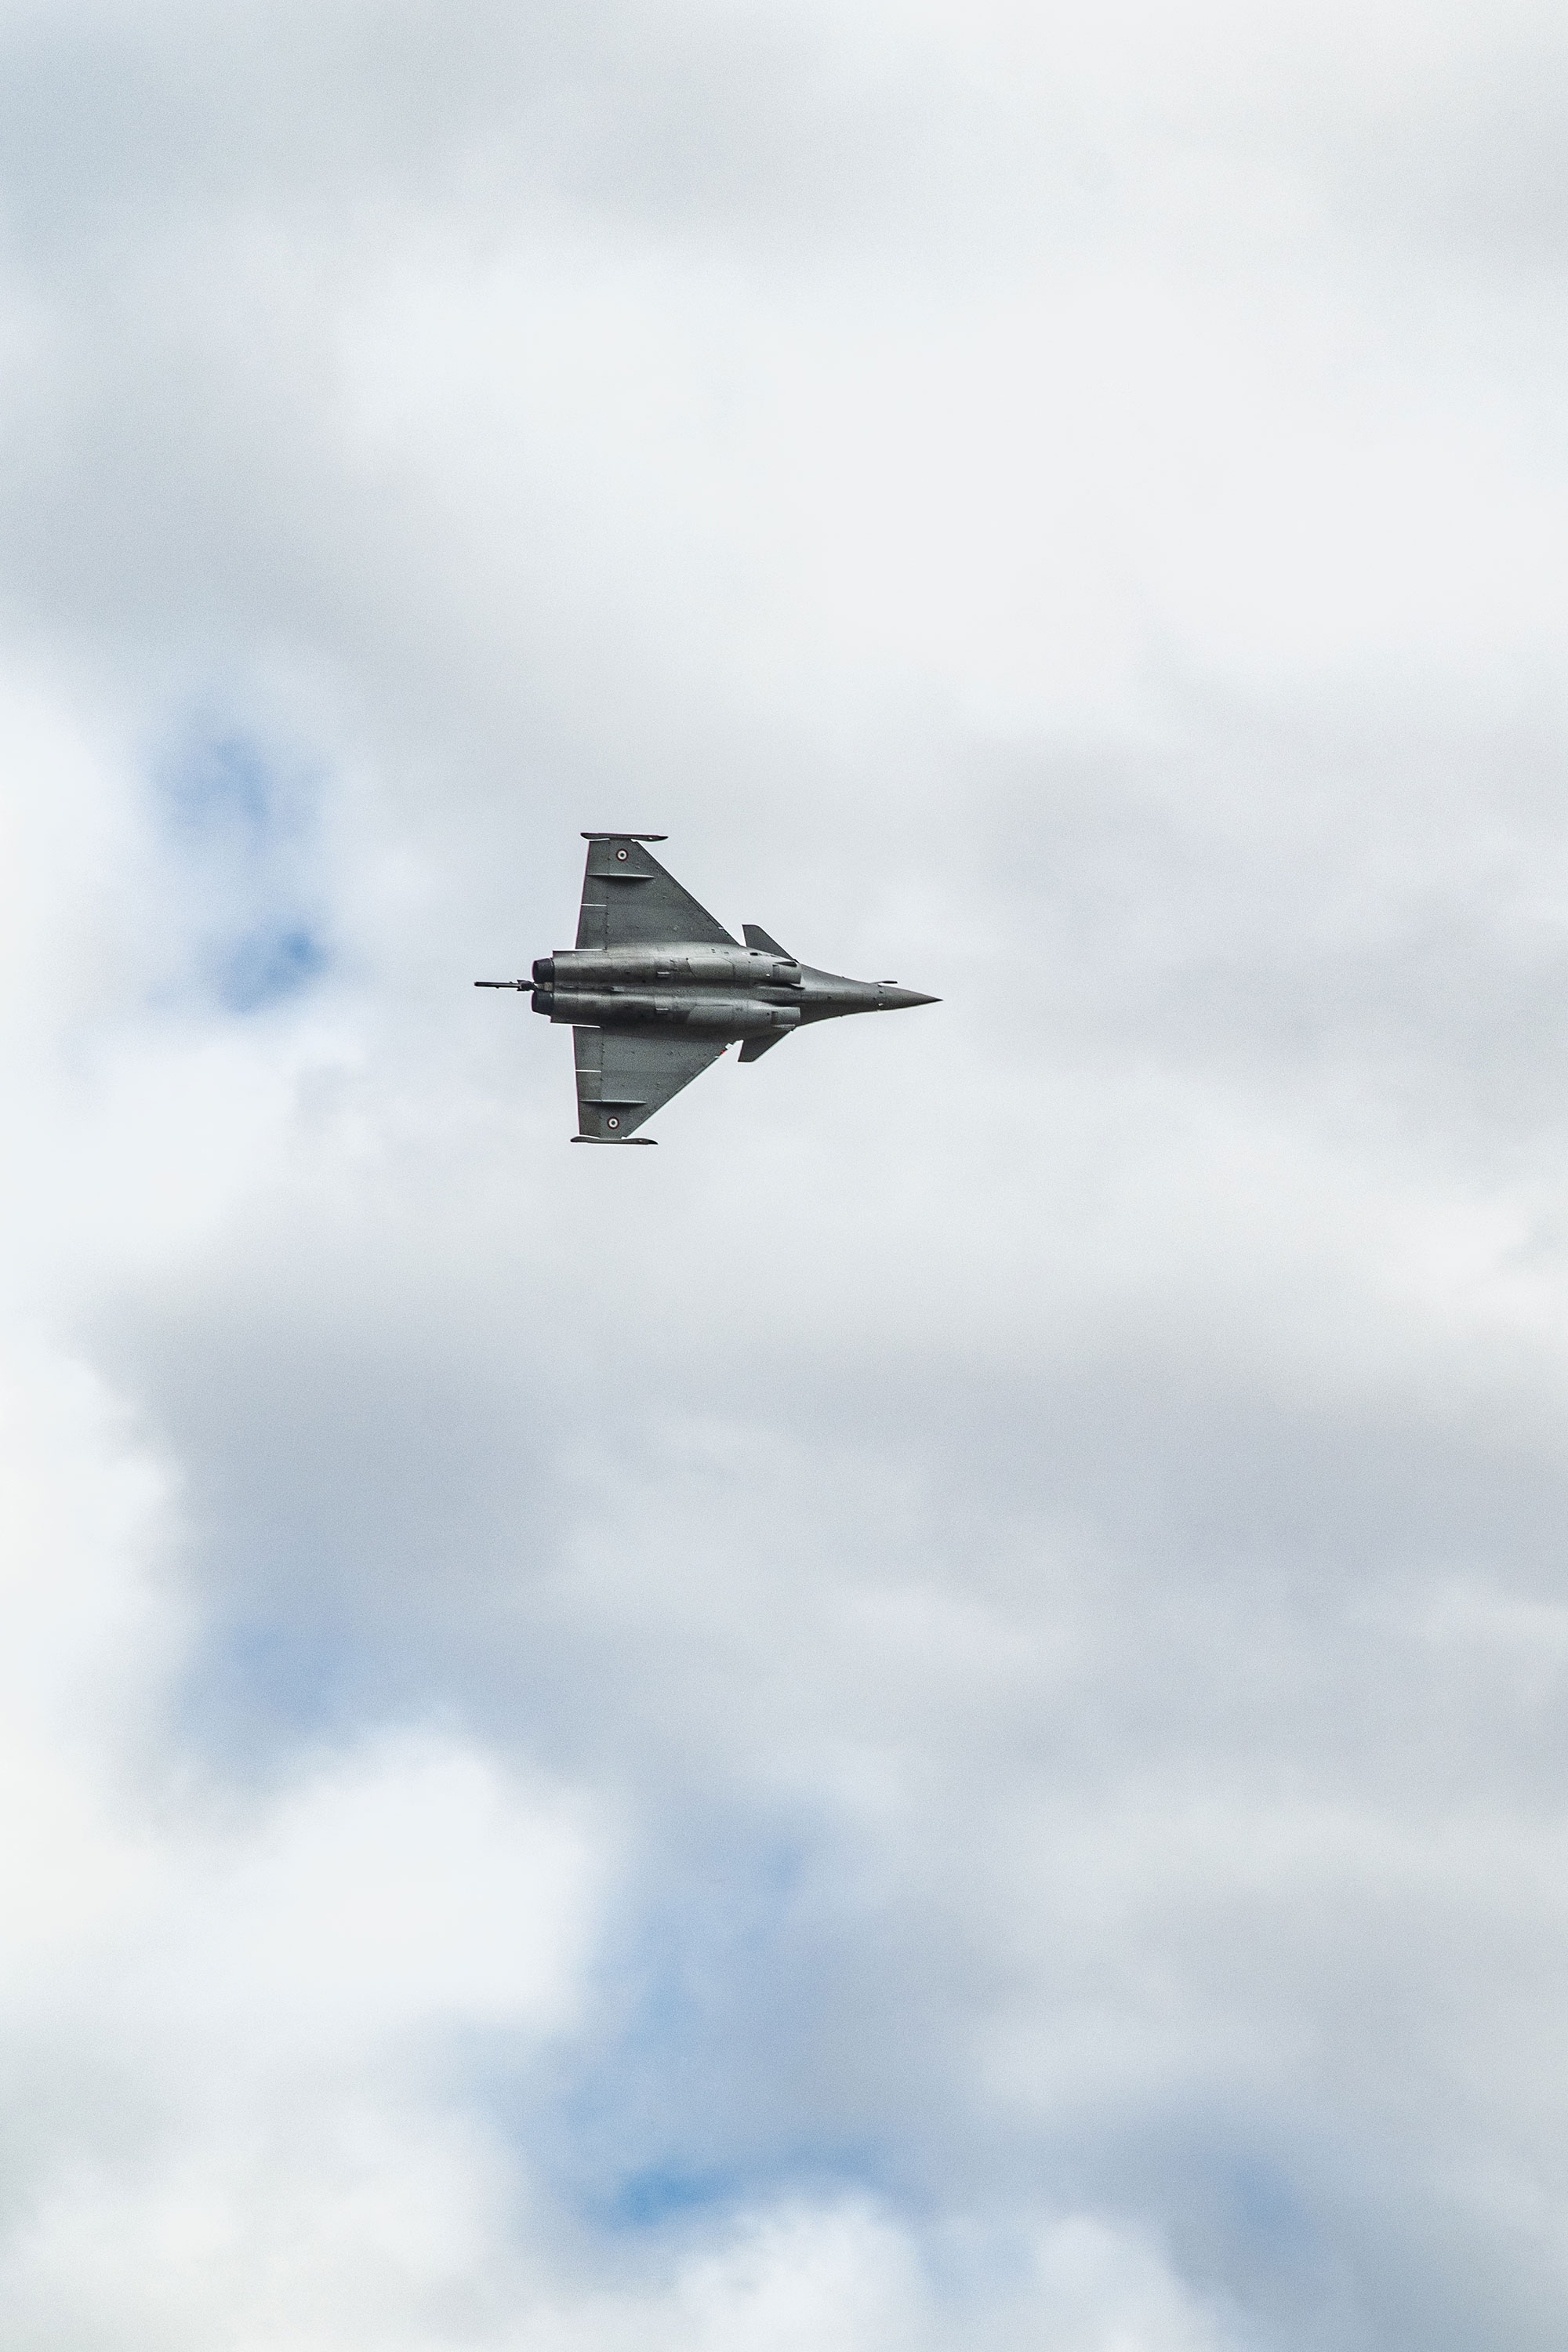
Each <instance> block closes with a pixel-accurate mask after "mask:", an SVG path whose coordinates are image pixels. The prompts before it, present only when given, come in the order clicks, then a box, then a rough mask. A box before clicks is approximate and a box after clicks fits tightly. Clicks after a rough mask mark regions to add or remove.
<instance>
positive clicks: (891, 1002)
mask: <svg viewBox="0 0 1568 2352" xmlns="http://www.w3.org/2000/svg"><path fill="white" fill-rule="evenodd" d="M877 997H878V1002H879V1008H880V1010H881V1011H882V1012H884V1013H901V1012H902V1011H903V1009H904V1007H905V1005H907V1004H940V1003H942V999H941V997H940V996H922V995H921V992H920V990H919V989H918V988H894V987H893V986H892V985H891V983H890V982H888V981H885V980H884V981H879V982H878V984H877Z"/></svg>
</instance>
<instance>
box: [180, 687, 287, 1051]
mask: <svg viewBox="0 0 1568 2352" xmlns="http://www.w3.org/2000/svg"><path fill="white" fill-rule="evenodd" d="M154 785H155V790H156V793H157V798H158V803H159V805H160V809H161V813H162V818H163V834H164V838H165V840H166V842H167V844H168V847H169V851H170V854H171V862H172V870H171V876H170V885H171V887H170V890H169V894H168V895H169V899H170V902H171V903H170V905H169V908H168V914H169V923H168V931H169V935H170V937H171V938H172V939H173V940H182V939H183V940H184V957H183V961H184V968H185V972H186V974H187V979H188V982H190V983H192V984H194V985H195V987H196V988H197V989H198V990H199V991H200V992H201V993H202V994H204V995H205V996H206V997H208V998H209V999H210V1000H214V1001H216V1003H217V1005H218V1006H220V1007H221V1008H222V1010H223V1011H224V1012H226V1013H234V1014H237V1015H240V1016H242V1017H243V1016H246V1015H249V1014H252V1013H259V1012H263V1011H265V1010H266V1009H267V1008H268V1007H269V1006H271V1005H275V1004H279V1003H285V1002H287V1001H288V1000H289V999H290V998H292V997H297V996H299V995H300V993H301V992H303V991H305V990H306V989H308V988H309V987H310V985H311V984H312V983H313V982H316V981H318V980H319V979H320V978H321V976H322V974H323V973H324V972H325V971H327V970H328V969H329V968H330V965H331V950H330V949H329V947H328V945H327V940H326V936H325V925H324V922H323V916H322V908H321V899H322V898H323V896H324V891H323V888H322V884H321V876H320V872H319V861H318V857H317V838H316V835H317V829H316V824H315V813H316V806H317V803H318V800H319V797H320V780H319V778H318V776H317V775H316V774H315V772H313V771H312V770H311V769H310V766H309V765H308V764H307V763H306V762H304V761H301V760H300V758H299V757H298V755H296V754H291V753H289V752H286V751H281V750H279V748H277V747H275V746H274V745H272V744H269V743H268V742H267V741H266V740H263V739H262V738H261V737H260V736H259V735H258V734H255V733H253V732H251V731H250V730H247V729H245V728H243V727H237V726H235V725H232V724H226V723H218V722H216V721H213V720H210V719H198V720H194V721H192V722H190V723H189V724H188V725H187V727H186V728H185V730H184V733H183V734H182V735H181V737H180V738H179V740H178V741H177V742H176V744H175V745H174V748H173V749H172V750H170V751H167V752H166V753H165V754H164V756H163V758H162V759H161V760H160V761H158V762H157V765H156V768H155V772H154Z"/></svg>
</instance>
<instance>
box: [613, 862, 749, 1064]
mask: <svg viewBox="0 0 1568 2352" xmlns="http://www.w3.org/2000/svg"><path fill="white" fill-rule="evenodd" d="M683 941H684V942H687V943H689V944H690V945H693V946H700V947H714V948H732V947H736V946H738V945H739V941H738V940H733V939H731V936H730V933H729V932H728V931H727V930H726V929H724V926H723V924H722V923H719V922H715V921H714V919H713V917H712V916H711V915H710V913H709V912H708V909H707V908H706V907H700V906H699V905H698V903H697V901H696V899H695V898H693V897H692V895H691V893H690V891H689V890H683V889H682V888H681V887H680V885H679V882H678V881H677V880H676V878H675V877H674V875H673V874H668V873H667V872H666V871H665V869H664V867H663V866H661V865H660V864H659V862H658V858H657V857H655V856H653V855H652V853H651V852H650V851H649V850H647V849H645V848H644V846H643V845H642V842H641V841H640V840H639V839H638V838H637V835H635V834H629V833H605V834H594V835H591V836H590V837H589V842H588V858H587V864H586V866H584V872H583V904H582V908H581V910H580V912H579V914H578V917H577V945H578V947H579V948H630V947H646V946H649V945H653V944H655V943H657V944H658V945H659V946H664V945H667V944H668V945H675V944H677V943H679V942H683ZM682 1083H684V1081H682Z"/></svg>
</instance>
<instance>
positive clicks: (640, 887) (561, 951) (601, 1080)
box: [474, 833, 939, 1144]
mask: <svg viewBox="0 0 1568 2352" xmlns="http://www.w3.org/2000/svg"><path fill="white" fill-rule="evenodd" d="M583 838H584V841H585V842H586V843H587V845H588V860H587V866H586V868H585V870H584V876H583V906H582V911H581V913H580V914H579V915H578V918H577V945H576V947H575V948H574V949H567V948H557V949H556V950H555V952H554V954H553V955H547V956H541V957H540V959H539V961H538V962H537V963H536V964H535V965H534V967H533V978H532V981H531V982H528V981H526V980H476V981H475V982H474V986H475V987H476V988H517V989H525V988H528V987H529V986H531V987H532V990H533V1009H534V1011H535V1012H536V1013H542V1014H543V1015H544V1017H545V1019H546V1020H547V1021H557V1022H567V1023H570V1024H571V1028H572V1041H573V1045H574V1051H575V1054H576V1059H577V1126H578V1129H579V1132H578V1133H577V1134H576V1135H574V1137H573V1138H572V1140H573V1142H574V1143H644V1144H647V1143H652V1142H653V1141H654V1140H655V1139H654V1138H653V1137H652V1136H651V1135H638V1133H637V1129H638V1128H639V1127H641V1126H642V1125H643V1123H644V1121H645V1120H647V1119H650V1118H652V1117H653V1115H654V1113H655V1111H656V1110H662V1109H663V1108H664V1106H665V1104H666V1103H667V1102H668V1101H669V1100H670V1098H671V1097H672V1096H674V1095H678V1094H679V1092H680V1089H681V1087H689V1085H690V1084H691V1081H692V1079H693V1078H697V1077H700V1076H701V1075H702V1073H703V1071H704V1070H706V1069H707V1068H709V1066H710V1065H711V1064H712V1063H714V1062H716V1061H717V1060H718V1059H719V1056H720V1055H721V1054H722V1053H723V1051H724V1049H725V1047H726V1046H727V1045H731V1044H732V1043H733V1042H734V1040H735V1039H737V1038H741V1039H743V1040H744V1043H743V1044H742V1047H741V1059H742V1062H755V1061H760V1060H761V1058H762V1056H763V1055H764V1054H765V1053H767V1052H769V1051H770V1050H771V1048H772V1047H773V1046H774V1045H779V1044H781V1043H782V1042H783V1040H784V1038H785V1037H787V1036H788V1035H789V1034H790V1032H791V1030H792V1029H803V1028H805V1026H806V1025H807V1024H808V1023H810V1022H813V1021H835V1020H837V1018H838V1016H839V1014H840V1013H893V1012H897V1011H898V1010H899V1009H900V1007H901V1006H903V1005H906V1004H935V1003H938V1002H939V1000H938V999H937V998H936V997H934V996H921V995H919V994H918V993H917V992H916V991H915V990H914V989H912V988H900V986H899V984H898V982H896V981H892V980H841V979H840V978H839V976H838V974H837V972H832V971H817V970H816V966H815V965H813V964H809V963H802V962H801V961H800V960H799V958H798V957H796V956H792V955H791V954H790V952H789V950H788V949H787V948H781V947H780V945H779V943H778V941H777V940H771V939H770V938H769V937H768V935H767V933H766V931H764V930H762V929H759V927H758V926H757V925H756V924H755V923H747V924H745V925H743V926H742V929H743V930H744V933H745V945H744V946H743V947H742V944H741V942H740V941H739V940H733V939H731V936H730V934H729V932H728V931H727V930H726V929H724V927H723V925H722V924H721V923H716V922H715V921H714V919H713V918H712V916H711V915H710V913H709V912H708V909H707V908H706V907H700V906H699V905H698V903H697V901H696V899H695V898H692V896H691V894H690V892H689V891H688V890H683V889H682V888H681V887H680V885H679V882H678V881H677V880H676V879H675V877H674V876H673V875H672V874H668V873H667V872H666V871H665V869H664V867H663V866H661V865H660V864H659V862H658V858H657V857H655V856H653V855H652V853H651V852H650V851H648V850H647V849H645V848H644V847H643V844H644V842H647V841H663V840H665V839H666V838H667V836H666V835H664V834H662V833H585V834H584V835H583Z"/></svg>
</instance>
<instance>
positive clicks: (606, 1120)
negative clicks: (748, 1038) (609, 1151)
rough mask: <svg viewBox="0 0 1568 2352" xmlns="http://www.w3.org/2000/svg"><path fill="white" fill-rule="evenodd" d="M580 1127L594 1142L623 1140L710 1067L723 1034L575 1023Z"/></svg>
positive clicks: (721, 1041) (618, 1141)
mask: <svg viewBox="0 0 1568 2352" xmlns="http://www.w3.org/2000/svg"><path fill="white" fill-rule="evenodd" d="M572 1045H573V1050H574V1054H575V1056H576V1062H577V1131H578V1133H579V1135H581V1136H583V1137H584V1138H586V1139H588V1140H590V1141H592V1142H595V1143H625V1142H626V1141H627V1140H628V1139H630V1137H631V1136H632V1135H633V1134H635V1132H636V1131H637V1129H638V1128H639V1127H641V1125H642V1123H643V1121H644V1120H645V1119H649V1118H652V1117H653V1115H654V1113H655V1111H656V1110H662V1109H663V1108H664V1106H665V1104H666V1103H667V1102H668V1101H669V1099H670V1097H671V1096H673V1095H678V1094H679V1092H680V1089H681V1087H689V1085H690V1084H691V1081H692V1079H693V1078H700V1076H702V1073H703V1071H704V1070H707V1069H710V1068H711V1067H712V1066H713V1064H714V1063H715V1062H716V1061H717V1060H718V1059H719V1056H720V1055H721V1053H722V1052H723V1051H724V1043H723V1040H722V1039H721V1038H712V1037H692V1036H685V1037H670V1036H659V1035H658V1034H654V1033H651V1032H645V1031H641V1030H636V1029H574V1030H573V1032H572Z"/></svg>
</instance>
